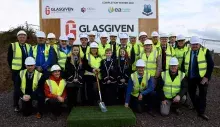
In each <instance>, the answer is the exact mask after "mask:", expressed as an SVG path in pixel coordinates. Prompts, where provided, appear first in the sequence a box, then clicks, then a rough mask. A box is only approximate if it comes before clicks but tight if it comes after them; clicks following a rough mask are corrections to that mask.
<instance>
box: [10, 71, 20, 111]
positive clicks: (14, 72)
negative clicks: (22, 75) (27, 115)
mask: <svg viewBox="0 0 220 127" xmlns="http://www.w3.org/2000/svg"><path fill="white" fill-rule="evenodd" d="M19 72H20V70H18V71H17V70H12V81H13V86H14V92H13V101H14V102H13V106H14V107H18V102H19V94H18V93H17V92H18V91H16V86H15V85H16V84H15V81H16V78H17V76H19Z"/></svg>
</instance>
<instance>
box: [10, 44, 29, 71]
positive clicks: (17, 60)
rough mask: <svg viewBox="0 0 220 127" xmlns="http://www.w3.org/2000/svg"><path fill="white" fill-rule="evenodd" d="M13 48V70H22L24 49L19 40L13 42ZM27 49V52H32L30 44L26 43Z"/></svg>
mask: <svg viewBox="0 0 220 127" xmlns="http://www.w3.org/2000/svg"><path fill="white" fill-rule="evenodd" d="M11 45H12V50H13V59H12V66H11V68H12V70H20V69H21V68H22V50H21V48H20V45H19V43H18V42H15V43H11ZM25 46H26V49H27V54H29V52H30V47H31V46H30V45H29V44H25Z"/></svg>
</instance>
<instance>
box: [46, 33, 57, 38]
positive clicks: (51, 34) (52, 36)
mask: <svg viewBox="0 0 220 127" xmlns="http://www.w3.org/2000/svg"><path fill="white" fill-rule="evenodd" d="M47 38H56V36H55V34H53V33H49V34H48V35H47Z"/></svg>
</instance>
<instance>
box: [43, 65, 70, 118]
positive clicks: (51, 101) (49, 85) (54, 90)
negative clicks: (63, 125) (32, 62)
mask: <svg viewBox="0 0 220 127" xmlns="http://www.w3.org/2000/svg"><path fill="white" fill-rule="evenodd" d="M60 71H61V68H60V66H59V65H53V66H52V67H51V72H52V74H51V76H50V77H49V79H47V80H46V83H45V85H44V92H45V96H46V104H48V108H49V109H50V112H51V113H52V115H51V119H52V120H54V121H56V120H57V116H59V115H60V114H61V105H62V104H63V103H64V102H65V100H66V90H65V87H66V81H65V80H64V79H62V78H61V76H60Z"/></svg>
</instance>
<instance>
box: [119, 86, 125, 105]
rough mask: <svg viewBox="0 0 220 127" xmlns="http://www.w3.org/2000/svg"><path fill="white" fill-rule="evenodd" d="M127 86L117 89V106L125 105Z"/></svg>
mask: <svg viewBox="0 0 220 127" xmlns="http://www.w3.org/2000/svg"><path fill="white" fill-rule="evenodd" d="M126 90H127V86H125V85H121V86H118V88H117V97H118V104H119V105H124V104H125V96H126Z"/></svg>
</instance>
